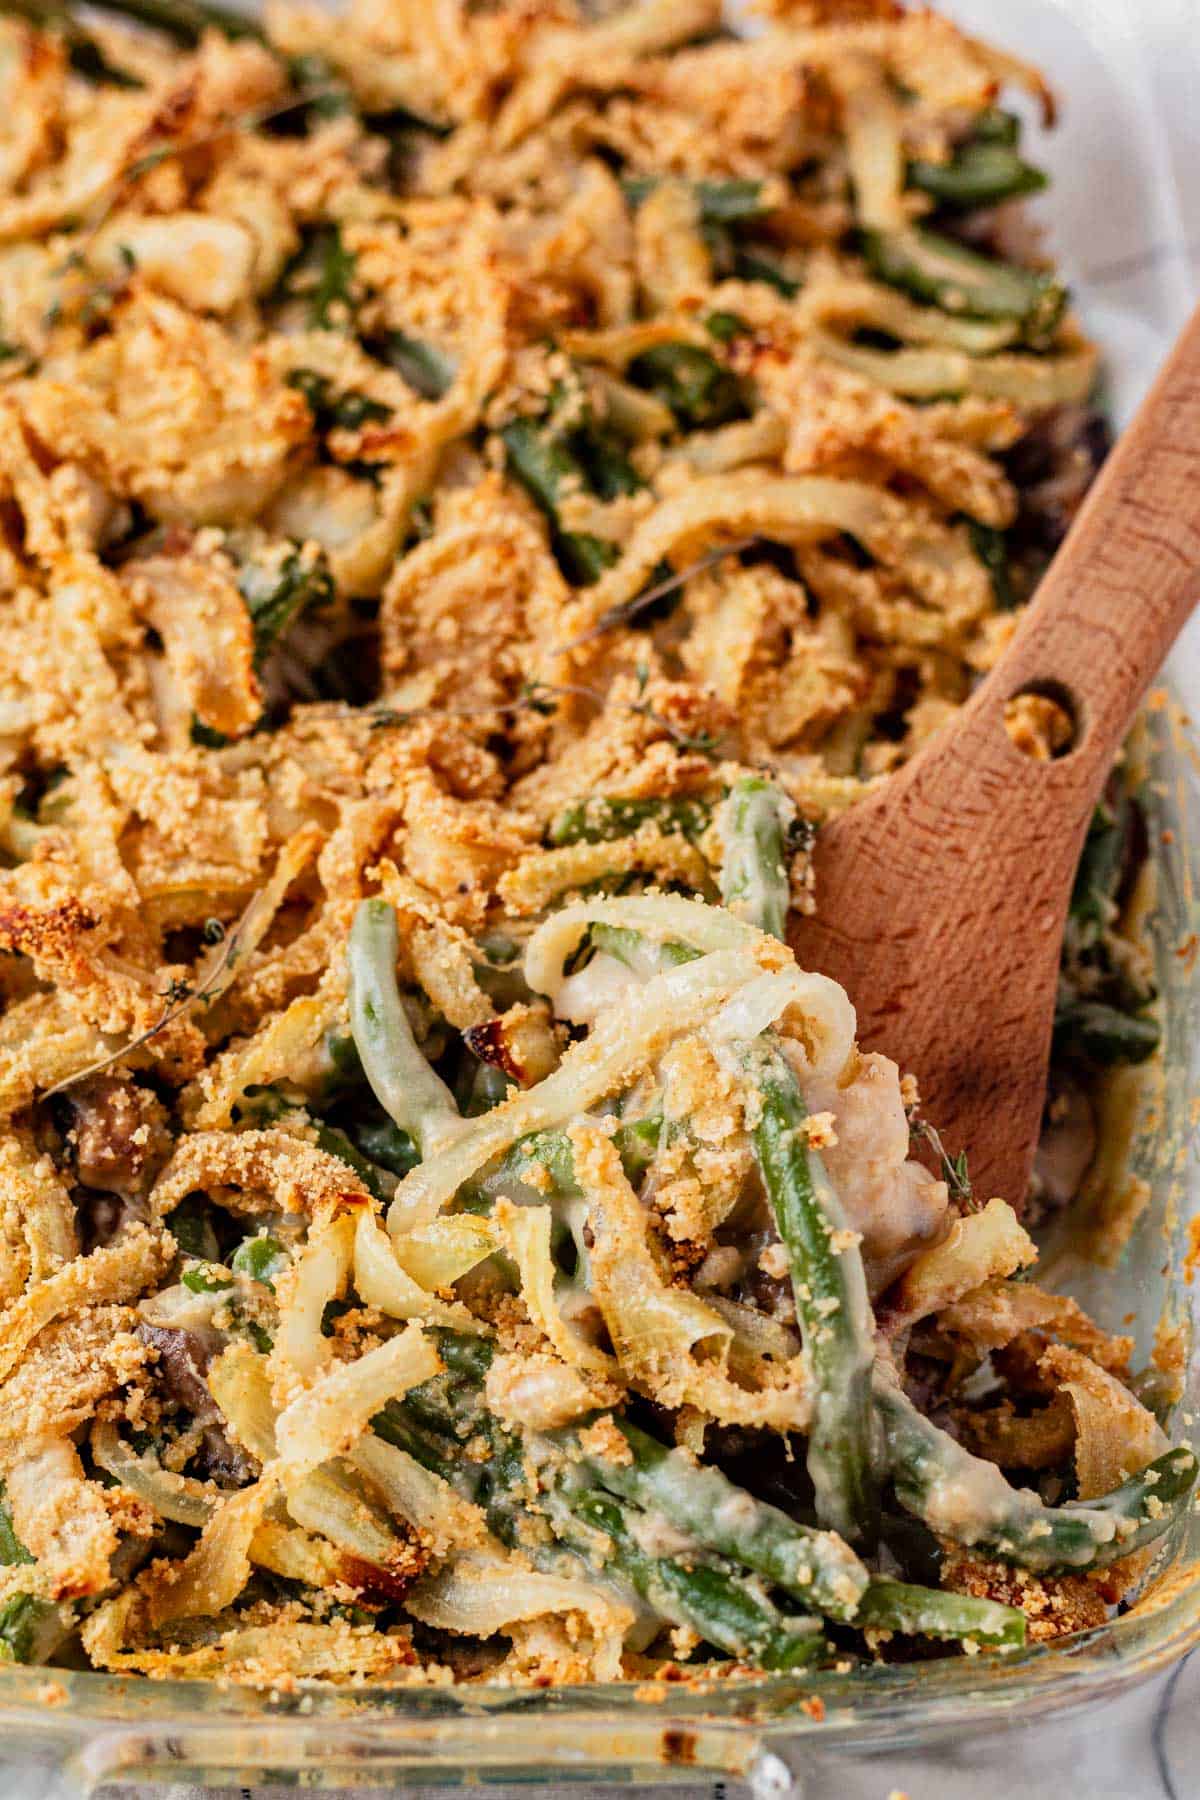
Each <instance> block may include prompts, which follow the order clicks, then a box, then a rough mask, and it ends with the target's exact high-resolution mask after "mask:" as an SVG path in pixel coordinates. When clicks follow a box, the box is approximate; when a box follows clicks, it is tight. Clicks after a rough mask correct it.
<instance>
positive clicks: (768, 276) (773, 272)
mask: <svg viewBox="0 0 1200 1800" xmlns="http://www.w3.org/2000/svg"><path fill="white" fill-rule="evenodd" d="M733 272H734V274H735V275H736V277H737V279H738V280H739V281H761V282H763V283H765V285H766V286H767V287H771V288H774V289H775V291H776V293H777V294H782V295H783V297H784V299H785V300H792V299H794V298H795V296H796V295H797V294H798V293H799V292H800V286H801V284H800V282H798V281H796V280H795V279H794V278H793V277H792V276H791V275H788V274H787V273H786V272H785V271H784V270H783V269H781V268H780V266H779V264H778V263H777V262H776V261H775V260H774V259H773V258H772V257H769V256H761V255H759V253H758V252H757V251H756V250H749V249H745V248H743V247H742V246H741V245H739V246H738V247H737V248H736V249H735V250H734V253H733Z"/></svg>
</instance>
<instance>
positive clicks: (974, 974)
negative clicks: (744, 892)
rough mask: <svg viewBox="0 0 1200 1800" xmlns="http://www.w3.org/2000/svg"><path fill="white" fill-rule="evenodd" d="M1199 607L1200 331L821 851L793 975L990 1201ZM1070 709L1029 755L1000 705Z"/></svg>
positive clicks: (1017, 1163) (1003, 1186)
mask: <svg viewBox="0 0 1200 1800" xmlns="http://www.w3.org/2000/svg"><path fill="white" fill-rule="evenodd" d="M1198 599H1200V312H1198V313H1197V315H1196V317H1195V318H1194V319H1193V320H1192V322H1191V324H1190V325H1189V327H1188V329H1187V331H1186V332H1185V333H1184V336H1183V338H1182V340H1181V341H1180V344H1179V348H1178V349H1177V350H1176V352H1175V354H1174V355H1173V356H1172V358H1171V360H1170V361H1169V363H1168V364H1167V366H1166V368H1165V369H1164V371H1163V373H1162V375H1161V376H1160V378H1159V380H1158V383H1157V385H1156V386H1155V388H1154V391H1153V393H1152V394H1151V395H1150V397H1149V399H1148V400H1147V402H1146V404H1145V406H1144V407H1143V409H1142V411H1141V413H1140V414H1139V416H1138V419H1137V421H1136V423H1135V424H1134V425H1133V426H1132V427H1131V428H1130V430H1129V431H1128V432H1127V433H1126V435H1125V437H1124V438H1123V439H1122V441H1121V443H1120V444H1119V445H1118V447H1117V449H1116V451H1115V452H1114V454H1113V456H1112V457H1111V459H1110V461H1109V464H1108V466H1107V468H1106V469H1105V471H1104V473H1103V474H1102V476H1101V478H1100V480H1099V481H1098V482H1097V483H1096V485H1095V487H1094V489H1093V491H1092V494H1091V497H1090V498H1089V500H1088V502H1087V505H1086V507H1085V508H1084V510H1083V512H1082V513H1081V515H1080V517H1079V519H1078V520H1077V521H1076V523H1075V526H1074V528H1073V530H1072V532H1071V535H1070V537H1069V538H1068V540H1067V542H1066V544H1065V545H1064V547H1063V549H1062V550H1061V551H1060V553H1059V556H1058V558H1057V560H1056V562H1055V564H1054V566H1053V568H1052V569H1051V570H1050V572H1049V574H1048V575H1047V577H1046V579H1045V581H1044V582H1043V583H1042V586H1041V589H1040V590H1039V592H1038V595H1037V598H1036V599H1035V600H1034V602H1033V604H1032V606H1031V607H1030V608H1029V610H1028V612H1027V613H1026V614H1025V616H1024V618H1023V619H1022V621H1021V624H1020V625H1019V627H1018V629H1017V631H1016V634H1015V635H1014V638H1013V641H1012V643H1011V644H1010V645H1009V648H1008V650H1007V651H1006V652H1005V654H1004V656H1003V657H1002V658H1001V659H1000V661H999V663H998V664H997V666H996V667H995V668H994V669H993V670H992V672H991V674H990V675H989V676H988V678H987V680H986V681H985V682H984V683H983V684H982V685H981V686H980V688H979V689H978V690H977V692H976V693H975V694H974V695H973V696H972V698H971V699H970V701H969V702H968V703H967V705H966V706H965V707H963V709H962V710H961V712H960V713H959V714H958V715H957V717H956V718H955V719H954V720H953V721H952V722H951V723H950V724H949V725H947V726H946V727H945V729H944V730H942V731H940V732H938V733H937V734H936V735H935V736H934V737H933V738H931V739H930V741H929V742H928V743H927V744H926V745H925V746H924V748H923V749H922V750H921V751H920V752H919V753H918V754H917V755H916V756H915V757H914V758H913V759H912V761H911V762H910V763H908V764H907V765H906V766H905V767H904V768H902V769H900V770H898V771H897V773H896V774H894V775H892V776H889V778H888V780H887V781H886V782H884V783H883V785H882V787H881V788H879V789H878V790H877V791H876V792H875V793H874V794H872V795H871V796H870V797H869V798H868V799H866V800H864V801H863V802H861V803H860V805H858V806H856V807H853V808H851V810H850V811H849V812H848V813H846V814H845V815H844V816H843V817H842V818H840V819H837V820H835V821H834V822H833V824H832V825H830V826H829V827H827V828H826V830H824V831H822V832H821V834H820V836H819V837H818V840H817V850H816V873H817V894H818V907H817V912H816V914H815V915H814V916H813V917H811V918H798V919H796V921H795V923H794V926H793V934H794V942H795V946H796V950H797V954H798V956H799V958H800V961H801V962H802V963H803V964H805V965H806V966H807V967H809V968H815V969H821V970H823V971H824V972H825V973H827V974H829V975H832V976H833V977H834V978H835V979H836V980H839V981H841V982H842V984H843V985H844V986H845V987H846V988H848V989H849V992H850V996H851V999H852V1000H853V1001H854V1003H855V1006H856V1007H857V1009H858V1022H859V1036H860V1038H861V1040H862V1042H863V1043H864V1045H866V1046H867V1047H868V1048H869V1049H879V1050H884V1051H886V1052H887V1053H888V1054H889V1055H892V1056H894V1057H895V1058H896V1059H897V1061H900V1062H901V1063H902V1064H903V1065H904V1066H905V1067H906V1068H910V1069H914V1070H915V1071H916V1072H917V1074H918V1075H919V1077H920V1080H921V1088H922V1095H923V1097H924V1099H925V1101H926V1113H927V1116H928V1117H929V1118H931V1119H933V1120H934V1121H935V1122H936V1123H937V1124H938V1126H939V1127H940V1128H941V1130H942V1135H943V1137H944V1138H945V1140H946V1142H947V1143H948V1145H949V1147H950V1149H951V1151H958V1150H960V1149H962V1148H964V1147H969V1149H970V1154H971V1166H972V1170H973V1171H974V1173H975V1174H976V1176H977V1177H978V1181H979V1185H980V1192H981V1193H982V1194H983V1195H985V1196H986V1195H990V1194H993V1193H1000V1194H1004V1195H1007V1196H1009V1197H1010V1198H1012V1199H1014V1200H1017V1199H1019V1198H1020V1196H1021V1195H1022V1194H1023V1193H1024V1192H1025V1190H1026V1186H1027V1182H1028V1176H1029V1169H1030V1165H1031V1162H1032V1157H1033V1150H1034V1145H1035V1143H1036V1141H1037V1135H1038V1126H1039V1122H1040V1118H1041V1112H1042V1105H1043V1100H1044V1096H1045V1079H1046V1068H1047V1064H1048V1060H1049V1054H1050V1040H1051V1030H1052V1024H1053V1017H1054V1005H1055V993H1056V987H1057V976H1058V954H1059V948H1060V944H1061V940H1062V931H1063V923H1064V919H1065V916H1066V911H1067V905H1068V900H1069V896H1070V892H1071V886H1072V882H1073V879H1074V873H1075V868H1076V865H1077V863H1078V860H1079V852H1080V849H1081V847H1082V843H1083V837H1084V833H1085V831H1086V830H1087V825H1088V820H1089V818H1090V817H1091V812H1092V808H1093V806H1094V805H1095V803H1096V800H1097V798H1098V796H1099V793H1100V790H1101V788H1102V786H1103V784H1104V781H1105V778H1106V776H1107V774H1108V771H1109V769H1110V767H1111V764H1112V761H1113V758H1114V756H1115V754H1116V752H1117V750H1118V749H1119V748H1120V745H1121V741H1122V739H1123V737H1124V735H1125V733H1126V731H1127V730H1128V728H1129V725H1130V723H1131V722H1132V719H1133V716H1134V713H1135V710H1136V708H1137V704H1138V701H1139V700H1140V698H1141V696H1142V694H1143V693H1144V691H1145V689H1146V687H1147V685H1148V683H1149V682H1150V681H1151V679H1152V678H1153V676H1154V674H1155V671H1156V670H1157V669H1158V667H1159V665H1160V664H1161V662H1162V659H1163V657H1164V655H1165V654H1166V652H1167V650H1168V649H1169V648H1170V645H1171V642H1172V640H1173V639H1174V637H1175V636H1176V634H1177V632H1178V631H1179V629H1180V627H1181V626H1182V624H1183V623H1184V620H1185V619H1186V618H1187V616H1188V614H1189V612H1190V611H1191V609H1192V607H1193V605H1194V604H1195V603H1196V601H1197V600H1198ZM1030 687H1032V688H1033V689H1035V690H1039V689H1040V690H1041V691H1042V692H1049V693H1050V694H1051V695H1052V696H1060V697H1062V698H1063V699H1066V700H1067V702H1068V704H1069V707H1070V710H1071V711H1072V712H1073V714H1074V717H1075V720H1076V731H1075V738H1074V742H1073V744H1072V746H1071V747H1070V748H1069V750H1068V751H1067V753H1066V754H1063V755H1061V756H1060V757H1058V758H1057V759H1056V760H1054V761H1050V762H1046V761H1036V760H1035V759H1034V758H1033V757H1032V756H1027V755H1022V754H1021V752H1020V751H1019V750H1018V749H1017V748H1016V746H1015V745H1014V743H1013V741H1012V739H1010V737H1009V735H1008V733H1007V731H1006V730H1005V726H1004V715H1005V706H1006V703H1007V702H1008V701H1009V700H1010V699H1011V698H1013V696H1014V695H1016V694H1018V693H1021V692H1022V691H1025V690H1028V689H1029V688H1030Z"/></svg>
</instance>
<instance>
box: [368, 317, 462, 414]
mask: <svg viewBox="0 0 1200 1800" xmlns="http://www.w3.org/2000/svg"><path fill="white" fill-rule="evenodd" d="M364 347H365V348H366V350H367V351H368V353H369V354H370V355H371V356H373V357H375V358H376V360H377V361H379V362H382V363H386V364H387V366H388V368H389V369H395V370H396V372H397V374H399V375H402V376H403V377H404V379H405V381H407V383H408V385H409V387H410V388H412V390H413V392H414V393H417V394H419V395H420V396H421V398H422V400H440V399H441V398H442V395H443V394H445V393H447V392H448V391H449V389H450V388H451V386H452V385H453V382H454V376H455V366H454V363H453V362H452V361H451V360H450V358H449V357H448V356H446V355H445V354H444V353H443V352H442V351H441V350H435V349H434V347H433V345H432V344H426V343H424V342H423V341H422V340H421V339H420V338H415V337H410V336H409V335H408V333H407V332H406V331H389V332H386V333H385V334H384V335H383V336H382V337H378V338H369V339H368V340H367V342H366V345H365V346H364Z"/></svg>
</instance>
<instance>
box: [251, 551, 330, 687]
mask: <svg viewBox="0 0 1200 1800" xmlns="http://www.w3.org/2000/svg"><path fill="white" fill-rule="evenodd" d="M238 591H239V592H240V594H241V596H242V599H243V600H244V601H245V602H246V607H247V610H248V611H249V614H250V617H251V619H252V620H253V622H254V654H255V660H256V662H258V663H261V662H262V661H263V660H264V658H265V657H266V655H267V653H268V652H269V651H270V650H271V648H272V647H273V646H274V645H275V644H276V643H277V642H278V641H279V639H280V638H281V637H282V636H283V635H284V633H285V632H286V631H287V630H288V629H289V627H290V626H292V625H293V624H294V623H295V622H296V620H297V619H298V618H299V617H300V616H301V614H303V613H306V612H310V611H313V610H317V609H319V608H321V607H324V606H329V605H330V604H331V603H332V601H333V598H334V586H333V577H332V575H331V574H330V572H329V565H328V563H327V562H326V560H325V556H324V554H323V553H318V554H317V555H315V556H314V555H313V553H312V551H311V549H310V548H309V547H307V546H305V547H304V548H301V547H299V546H297V545H292V546H291V547H290V548H289V550H288V552H287V554H286V555H285V556H284V558H283V560H282V562H277V563H275V564H265V563H255V562H248V563H246V564H244V565H243V567H242V570H241V573H240V575H239V577H238Z"/></svg>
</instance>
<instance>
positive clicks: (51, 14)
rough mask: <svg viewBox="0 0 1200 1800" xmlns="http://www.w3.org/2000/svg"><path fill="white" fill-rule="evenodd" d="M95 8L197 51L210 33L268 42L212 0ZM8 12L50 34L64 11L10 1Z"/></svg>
mask: <svg viewBox="0 0 1200 1800" xmlns="http://www.w3.org/2000/svg"><path fill="white" fill-rule="evenodd" d="M94 4H95V5H96V7H97V9H98V10H99V11H100V12H110V13H117V14H118V15H119V16H120V17H122V18H126V19H133V20H135V21H136V22H137V24H139V25H149V26H151V27H152V28H153V29H154V30H155V31H161V32H164V33H165V34H166V35H167V36H168V37H170V38H173V39H174V40H175V42H176V43H177V44H182V45H183V46H184V47H185V48H187V49H192V48H194V46H195V45H196V44H198V43H199V42H200V39H201V38H202V37H203V36H204V33H205V32H206V31H209V30H213V31H219V32H221V33H222V34H223V35H224V36H225V37H228V38H257V39H258V40H259V42H260V43H265V41H266V36H265V33H264V32H263V28H262V25H261V24H260V22H259V21H258V19H257V18H256V17H255V16H254V14H252V13H245V12H241V11H240V10H238V9H237V8H235V7H230V6H219V5H215V4H213V0H94ZM7 10H10V11H13V12H17V13H19V14H20V15H21V16H22V18H26V19H30V20H32V21H33V22H34V23H35V24H41V25H43V26H45V27H46V28H47V29H48V30H52V29H54V28H55V26H56V23H57V19H58V18H59V17H61V13H62V8H61V7H59V6H54V5H51V4H42V3H41V0H10V4H9V6H8V8H7Z"/></svg>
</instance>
